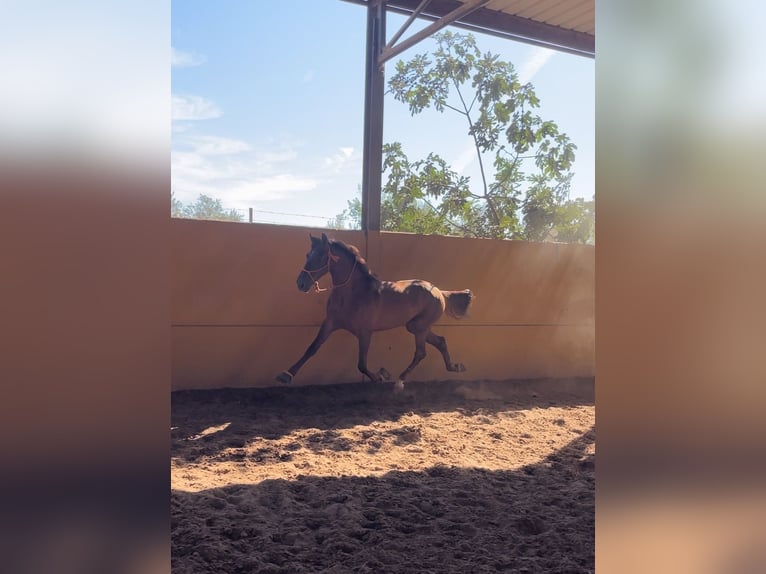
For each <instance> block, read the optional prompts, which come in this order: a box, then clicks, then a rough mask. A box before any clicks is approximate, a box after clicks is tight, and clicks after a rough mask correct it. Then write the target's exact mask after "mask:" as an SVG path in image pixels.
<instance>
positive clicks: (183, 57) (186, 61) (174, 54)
mask: <svg viewBox="0 0 766 574" xmlns="http://www.w3.org/2000/svg"><path fill="white" fill-rule="evenodd" d="M204 63H205V57H204V56H200V55H198V54H192V53H190V52H182V51H181V50H176V49H175V48H173V47H172V46H171V47H170V65H171V66H173V67H174V68H191V67H194V66H200V65H202V64H204Z"/></svg>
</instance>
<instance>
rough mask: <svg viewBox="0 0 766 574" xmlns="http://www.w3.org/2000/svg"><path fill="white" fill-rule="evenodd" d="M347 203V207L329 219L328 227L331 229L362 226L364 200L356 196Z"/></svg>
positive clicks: (359, 227) (358, 227)
mask: <svg viewBox="0 0 766 574" xmlns="http://www.w3.org/2000/svg"><path fill="white" fill-rule="evenodd" d="M346 204H347V205H348V207H347V208H346V209H344V210H343V211H342V212H341V213H339V214H338V215H336V216H335V217H333V218H332V219H330V220H328V221H327V227H329V228H330V229H361V228H362V200H361V199H359V198H358V197H355V198H354V199H352V200H350V201H347V202H346Z"/></svg>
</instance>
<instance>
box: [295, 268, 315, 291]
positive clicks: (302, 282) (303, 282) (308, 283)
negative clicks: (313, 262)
mask: <svg viewBox="0 0 766 574" xmlns="http://www.w3.org/2000/svg"><path fill="white" fill-rule="evenodd" d="M295 283H296V284H297V285H298V289H299V290H301V291H303V292H304V293H308V292H309V289H311V287H312V286H313V285H314V281H313V280H312V279H311V277H309V274H308V273H306V272H305V271H301V272H300V273H299V274H298V279H296V280H295Z"/></svg>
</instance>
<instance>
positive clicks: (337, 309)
mask: <svg viewBox="0 0 766 574" xmlns="http://www.w3.org/2000/svg"><path fill="white" fill-rule="evenodd" d="M309 237H311V251H309V252H308V254H307V255H306V264H305V265H304V267H303V269H302V270H301V272H300V273H299V274H298V279H297V281H296V282H297V284H298V289H300V290H301V291H303V292H304V293H307V292H308V291H309V289H311V287H312V286H314V287H315V289H316V290H317V291H319V290H320V289H319V279H320V278H321V277H322V276H324V275H325V274H326V273H329V274H330V276H331V277H332V293H331V294H330V298H329V300H328V301H327V315H326V317H325V320H324V321H323V322H322V326H321V327H320V328H319V333H318V334H317V336H316V338H315V339H314V341H313V342H312V343H311V345H309V347H308V349H306V352H305V353H303V356H302V357H301V358H300V359H298V361H297V362H296V363H295V364H294V365H293V366H292V367H290V368H289V369H287V370H286V371H283V372H282V373H280V374H279V375H277V380H278V381H280V382H282V383H290V382H292V380H293V377H294V376H295V375H296V373H297V372H298V370H299V369H300V368H301V367H302V366H303V365H304V363H305V362H306V361H308V360H309V359H310V358H311V357H312V356H313V355H314V354H315V353H316V352H317V350H318V349H319V347H321V346H322V344H323V343H324V342H325V341H326V340H327V339H328V337H329V336H330V334H331V333H332V332H333V331H335V330H337V329H345V330H346V331H349V332H350V333H351V334H353V335H354V336H355V337H356V338H357V339H358V340H359V362H358V363H357V367H358V368H359V371H361V373H362V374H363V375H366V376H368V377H369V378H370V379H371V380H372V381H374V382H380V381H381V380H382V379H388V378H390V375H389V374H388V373H387V372H386V370H385V369H380V370H379V371H378V372H377V373H371V372H370V371H369V370H368V369H367V350H368V349H369V348H370V340H371V339H372V333H373V332H374V331H384V330H386V329H393V328H394V327H400V326H402V325H404V326H405V327H406V328H407V330H408V331H409V332H410V333H412V334H413V335H414V336H415V356H414V358H413V359H412V362H411V363H410V364H409V366H408V367H407V368H406V369H404V371H402V374H401V375H399V383H398V386H399V388H401V384H402V382H403V381H404V379H405V378H406V377H407V375H408V374H409V373H410V371H412V369H414V368H415V367H416V366H417V364H418V363H419V362H420V361H422V360H423V357H425V356H426V343H429V344H431V345H433V346H434V347H436V348H437V349H439V352H441V354H442V357H444V364H445V365H446V367H447V370H448V371H455V372H462V371H465V367H464V366H463V365H462V364H461V363H453V362H452V360H451V359H450V356H449V351H448V350H447V342H446V341H445V340H444V337H440V336H439V335H436V334H434V333H433V332H432V331H431V325H433V324H434V323H435V322H436V321H437V320H438V319H439V317H441V315H442V313H443V312H446V313H447V315H450V316H451V317H455V318H456V319H459V318H460V317H463V316H464V315H465V314H466V312H467V311H468V306H469V305H470V304H471V299H472V298H473V294H472V293H471V291H470V290H469V289H465V290H463V291H441V290H440V289H438V288H437V287H436V286H434V285H432V284H431V283H429V282H427V281H421V280H420V279H411V280H406V281H381V280H380V279H378V278H377V277H376V276H375V275H373V274H372V272H371V271H370V268H369V267H368V266H367V263H366V262H365V260H364V259H362V257H361V256H360V255H359V250H358V249H357V248H356V247H354V246H353V245H346V244H345V243H343V242H342V241H337V240H332V239H327V236H326V235H325V234H324V233H323V234H322V237H321V238H318V237H314V236H313V235H309Z"/></svg>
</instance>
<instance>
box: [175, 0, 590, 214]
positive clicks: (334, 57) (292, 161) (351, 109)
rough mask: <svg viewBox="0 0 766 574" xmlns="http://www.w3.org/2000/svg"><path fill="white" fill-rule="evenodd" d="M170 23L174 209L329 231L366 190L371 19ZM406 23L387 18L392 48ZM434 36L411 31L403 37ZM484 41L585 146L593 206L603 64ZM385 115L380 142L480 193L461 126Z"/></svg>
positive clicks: (240, 8)
mask: <svg viewBox="0 0 766 574" xmlns="http://www.w3.org/2000/svg"><path fill="white" fill-rule="evenodd" d="M171 22H172V25H171V44H172V49H173V54H172V60H173V61H172V74H171V77H172V97H173V126H172V159H171V162H172V187H173V190H174V192H175V195H176V197H177V198H178V199H180V200H181V201H184V202H191V201H193V200H194V199H196V197H197V196H198V195H199V194H200V193H205V194H207V195H211V196H214V197H217V198H220V199H221V200H222V201H223V203H224V205H225V206H226V207H233V208H236V209H239V210H242V212H243V213H246V212H247V208H248V207H252V208H253V209H254V210H255V216H254V218H255V220H257V221H267V222H273V223H287V224H297V225H311V226H324V225H325V224H326V220H327V219H328V218H330V217H332V216H334V215H335V214H337V213H339V212H341V211H342V210H343V209H344V208H345V207H346V201H347V200H349V199H351V198H353V197H354V196H355V195H356V194H357V193H358V186H359V184H360V183H361V174H362V157H361V151H362V130H363V113H364V108H363V96H364V72H365V70H364V46H365V34H366V9H365V8H364V7H363V6H358V5H355V4H350V3H347V2H342V1H340V0H281V1H280V2H255V1H244V0H221V1H218V2H209V1H207V0H182V1H181V0H174V1H173V2H172V4H171ZM403 22H404V18H403V17H401V16H398V15H394V14H390V15H389V17H388V22H387V29H388V36H389V37H390V36H391V35H392V34H393V33H394V32H395V31H396V30H398V29H399V26H400V25H401V23H403ZM425 25H427V22H420V21H417V22H415V23H414V24H413V25H412V26H411V27H410V29H409V30H408V32H407V33H406V34H405V37H407V36H409V35H410V34H411V33H412V32H414V31H416V30H418V29H419V28H422V27H423V26H425ZM477 40H478V43H479V47H480V49H481V50H482V51H490V52H493V53H496V54H499V55H500V56H501V58H502V59H504V60H508V61H510V62H512V63H513V64H514V66H515V67H516V70H517V72H518V73H519V75H520V77H521V80H522V82H523V81H531V82H532V84H533V85H534V87H535V90H536V92H537V95H538V97H539V98H540V100H541V107H540V108H539V110H538V112H539V113H540V115H541V116H543V117H544V118H545V119H551V120H554V121H555V122H556V123H557V124H558V125H559V128H560V129H561V130H562V131H564V132H566V133H567V134H568V135H569V136H570V138H571V139H572V141H573V142H575V143H576V144H577V146H578V150H577V160H576V164H575V169H574V171H575V178H574V181H573V187H572V194H571V195H572V197H585V198H588V199H590V198H591V197H593V195H594V148H595V145H594V122H595V119H594V98H595V96H594V92H595V87H594V83H595V78H594V68H595V66H594V61H593V60H592V59H588V58H583V57H579V56H572V55H568V54H564V53H560V52H552V51H549V50H545V49H541V48H536V47H533V46H529V45H526V44H522V43H518V42H511V41H508V40H502V39H498V38H493V37H490V36H483V35H477ZM433 45H434V43H433V42H432V41H431V40H426V41H424V42H422V43H420V44H418V45H416V46H414V47H413V48H410V49H409V50H408V51H406V52H404V53H403V54H402V55H401V56H400V57H399V58H402V59H407V58H410V57H412V56H413V55H415V54H417V53H421V52H424V51H426V50H430V49H431V48H432V47H433ZM394 66H395V62H389V63H388V64H387V66H386V71H387V75H390V74H391V73H392V72H393V70H394ZM385 106H386V107H385V125H384V141H386V142H390V141H400V142H402V144H403V147H404V151H405V153H406V154H407V155H408V157H409V158H410V159H411V160H414V159H417V158H422V157H425V156H426V155H427V154H428V153H430V152H435V153H438V154H439V155H441V156H442V157H444V158H445V159H446V160H447V161H448V162H449V163H450V164H451V165H452V167H453V169H456V170H457V171H461V172H462V173H463V174H465V175H469V176H471V178H472V180H477V179H478V171H477V162H476V160H475V159H474V157H473V156H474V154H473V153H472V152H473V146H472V143H471V140H470V139H469V136H468V135H467V133H466V129H465V120H464V119H463V118H462V117H460V116H458V115H456V114H454V113H449V112H448V113H444V114H440V113H438V112H435V111H433V110H428V111H426V112H424V113H422V114H420V115H417V116H414V117H412V116H410V113H409V111H408V109H407V107H406V106H405V105H404V104H402V103H399V102H396V101H395V100H394V99H393V97H391V96H387V97H386V104H385ZM267 212H280V213H284V214H293V215H281V214H279V213H267Z"/></svg>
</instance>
